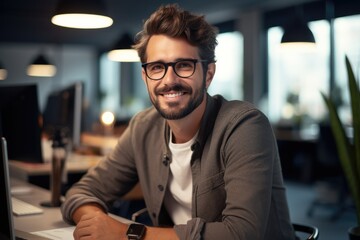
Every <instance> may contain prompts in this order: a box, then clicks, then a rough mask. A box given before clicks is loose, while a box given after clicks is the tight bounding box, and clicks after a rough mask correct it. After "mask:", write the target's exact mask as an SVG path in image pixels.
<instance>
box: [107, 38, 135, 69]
mask: <svg viewBox="0 0 360 240" xmlns="http://www.w3.org/2000/svg"><path fill="white" fill-rule="evenodd" d="M133 44H134V41H133V39H132V38H131V36H130V34H128V33H125V34H123V35H122V36H121V38H120V39H119V40H118V41H117V42H116V43H115V45H114V47H113V48H112V49H111V50H110V51H109V52H108V58H109V59H110V60H112V61H116V62H139V61H140V58H139V55H138V53H137V51H136V50H135V49H133V48H132V47H131V46H132V45H133Z"/></svg>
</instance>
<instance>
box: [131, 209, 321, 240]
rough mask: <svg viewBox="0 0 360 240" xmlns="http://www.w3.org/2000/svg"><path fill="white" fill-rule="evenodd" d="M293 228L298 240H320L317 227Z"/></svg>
mask: <svg viewBox="0 0 360 240" xmlns="http://www.w3.org/2000/svg"><path fill="white" fill-rule="evenodd" d="M143 214H148V211H147V209H146V208H142V209H140V210H139V211H136V212H134V213H133V214H132V215H131V221H133V222H137V221H138V217H140V216H141V215H143ZM292 226H293V228H294V231H295V237H296V240H302V238H300V236H301V237H306V238H305V239H306V240H317V239H318V238H319V230H318V228H317V227H315V226H310V225H303V224H298V223H293V224H292ZM305 239H304V240H305Z"/></svg>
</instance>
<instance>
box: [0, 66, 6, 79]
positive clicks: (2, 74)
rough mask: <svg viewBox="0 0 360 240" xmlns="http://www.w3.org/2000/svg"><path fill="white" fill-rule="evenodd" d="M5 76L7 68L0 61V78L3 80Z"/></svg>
mask: <svg viewBox="0 0 360 240" xmlns="http://www.w3.org/2000/svg"><path fill="white" fill-rule="evenodd" d="M6 77H7V70H6V68H5V67H4V65H2V63H1V62H0V80H5V79H6Z"/></svg>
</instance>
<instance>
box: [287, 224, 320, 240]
mask: <svg viewBox="0 0 360 240" xmlns="http://www.w3.org/2000/svg"><path fill="white" fill-rule="evenodd" d="M292 225H293V228H294V230H295V234H296V235H297V239H299V240H300V239H301V238H299V236H300V235H299V234H300V233H301V236H306V238H305V239H306V240H316V239H318V238H319V229H318V228H317V227H315V226H310V225H303V224H297V223H293V224H292Z"/></svg>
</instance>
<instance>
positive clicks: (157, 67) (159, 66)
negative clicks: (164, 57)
mask: <svg viewBox="0 0 360 240" xmlns="http://www.w3.org/2000/svg"><path fill="white" fill-rule="evenodd" d="M164 69H165V66H164V64H163V63H151V64H149V65H148V66H147V70H148V71H150V72H161V71H164Z"/></svg>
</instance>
